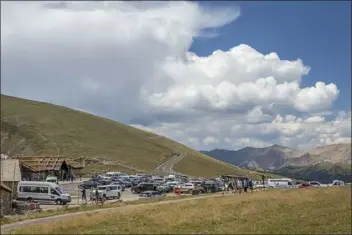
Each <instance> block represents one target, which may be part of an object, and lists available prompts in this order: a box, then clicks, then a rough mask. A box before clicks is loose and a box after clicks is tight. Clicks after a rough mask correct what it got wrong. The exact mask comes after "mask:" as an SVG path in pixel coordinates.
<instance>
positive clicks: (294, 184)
mask: <svg viewBox="0 0 352 235" xmlns="http://www.w3.org/2000/svg"><path fill="white" fill-rule="evenodd" d="M345 185H346V184H345V182H343V181H341V180H334V181H333V182H332V183H330V184H322V183H320V182H319V181H309V182H300V181H294V180H292V179H289V178H282V179H267V180H266V181H265V182H264V185H263V184H262V183H261V182H259V181H258V182H254V188H263V187H266V188H308V187H332V186H345Z"/></svg>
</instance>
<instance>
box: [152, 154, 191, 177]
mask: <svg viewBox="0 0 352 235" xmlns="http://www.w3.org/2000/svg"><path fill="white" fill-rule="evenodd" d="M185 156H187V153H180V154H179V155H176V156H174V157H172V158H170V159H169V160H167V161H166V162H164V163H162V164H161V165H159V166H158V167H157V168H155V170H154V172H155V173H158V174H176V173H177V172H175V171H174V170H173V166H174V165H176V164H177V163H178V162H180V161H181V160H182V159H183V158H184V157H185Z"/></svg>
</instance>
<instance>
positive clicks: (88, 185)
mask: <svg viewBox="0 0 352 235" xmlns="http://www.w3.org/2000/svg"><path fill="white" fill-rule="evenodd" d="M99 185H101V184H100V182H98V181H83V182H82V183H81V184H80V185H78V188H85V189H90V188H95V187H97V186H99Z"/></svg>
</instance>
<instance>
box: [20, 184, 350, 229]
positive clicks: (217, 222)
mask: <svg viewBox="0 0 352 235" xmlns="http://www.w3.org/2000/svg"><path fill="white" fill-rule="evenodd" d="M16 233H18V234H28V233H32V234H39V233H40V234H42V233H45V234H68V233H70V234H98V233H99V234H112V233H114V234H122V233H124V234H127V233H129V234H156V233H159V234H160V233H162V234H191V233H202V234H205V233H211V234H220V233H221V234H239V233H241V234H243V233H249V234H254V233H261V234H314V233H315V234H317V233H318V234H323V233H324V234H331V233H340V234H346V233H348V234H350V233H351V189H350V188H349V187H338V188H311V189H293V190H274V191H267V192H262V193H253V194H242V195H235V196H227V197H217V198H206V199H201V200H190V201H184V202H179V203H177V204H176V203H173V204H164V205H143V206H138V207H122V208H119V210H116V211H110V212H101V213H90V214H87V215H84V216H79V217H74V218H71V219H70V220H62V221H60V222H55V223H47V224H42V225H37V226H30V227H26V228H24V229H21V230H18V231H16Z"/></svg>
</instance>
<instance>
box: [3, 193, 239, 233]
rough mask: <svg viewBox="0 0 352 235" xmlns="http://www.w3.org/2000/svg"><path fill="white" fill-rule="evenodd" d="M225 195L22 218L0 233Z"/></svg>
mask: <svg viewBox="0 0 352 235" xmlns="http://www.w3.org/2000/svg"><path fill="white" fill-rule="evenodd" d="M225 196H233V194H225V195H222V194H215V195H214V194H213V195H206V196H198V197H195V198H184V199H176V200H170V201H161V202H154V203H147V204H139V205H127V206H123V207H114V208H105V209H98V210H92V211H80V212H75V213H70V214H62V215H56V216H51V217H45V218H38V219H30V220H24V221H19V222H15V223H12V224H5V225H2V226H1V234H8V233H9V232H11V231H13V230H16V229H20V228H23V227H25V226H33V225H39V224H45V223H49V222H55V221H60V220H66V219H71V218H72V217H75V216H80V215H84V214H87V213H92V212H94V213H97V212H99V213H101V212H107V211H116V212H118V211H119V210H121V208H126V207H129V208H138V207H143V206H150V205H162V204H172V203H179V202H183V201H190V200H199V199H203V198H210V197H225Z"/></svg>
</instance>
